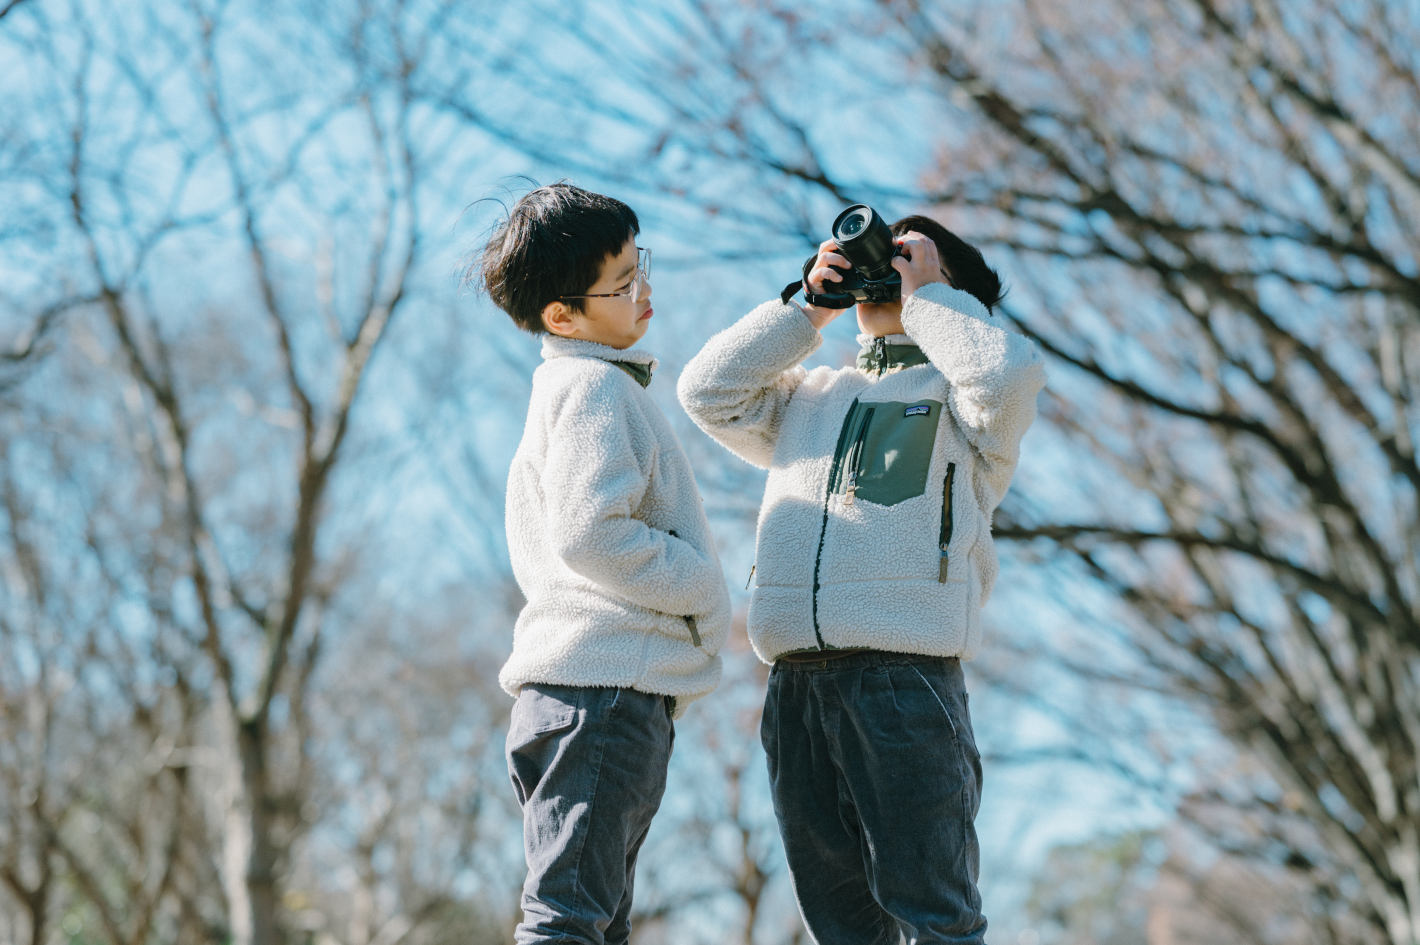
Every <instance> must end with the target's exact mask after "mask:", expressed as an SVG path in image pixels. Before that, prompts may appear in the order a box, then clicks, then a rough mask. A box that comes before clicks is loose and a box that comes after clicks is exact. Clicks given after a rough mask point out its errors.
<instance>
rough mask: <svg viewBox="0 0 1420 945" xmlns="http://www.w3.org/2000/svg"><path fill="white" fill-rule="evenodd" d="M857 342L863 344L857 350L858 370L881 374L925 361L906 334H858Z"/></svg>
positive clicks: (924, 357) (923, 355)
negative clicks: (878, 336)
mask: <svg viewBox="0 0 1420 945" xmlns="http://www.w3.org/2000/svg"><path fill="white" fill-rule="evenodd" d="M858 343H859V344H860V345H862V346H863V347H862V348H860V349H859V350H858V370H860V371H866V372H868V373H871V374H879V375H881V374H886V373H887V372H888V371H893V370H901V369H902V368H909V367H916V366H917V365H919V364H926V363H927V356H926V355H925V354H923V353H922V349H921V348H919V347H917V343H916V342H915V341H913V340H912V339H911V338H909V337H907V336H906V335H888V336H887V337H885V338H874V337H873V336H872V335H859V336H858Z"/></svg>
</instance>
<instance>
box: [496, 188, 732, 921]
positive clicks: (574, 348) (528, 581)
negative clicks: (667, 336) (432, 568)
mask: <svg viewBox="0 0 1420 945" xmlns="http://www.w3.org/2000/svg"><path fill="white" fill-rule="evenodd" d="M638 232H639V224H638V222H637V219H636V214H635V213H634V212H633V211H632V210H631V208H630V207H628V206H626V204H624V203H622V202H621V201H619V200H614V199H612V198H610V197H605V196H602V195H600V194H594V193H590V192H588V191H585V190H582V189H581V188H578V187H574V186H572V185H571V184H566V183H560V184H553V185H551V186H548V187H540V188H537V189H536V190H533V191H532V192H530V193H528V194H527V195H526V196H524V197H523V198H522V199H521V200H519V201H518V203H517V204H516V205H515V206H514V207H513V209H512V210H511V211H510V212H509V214H508V219H507V220H506V221H505V222H504V223H503V224H502V225H501V226H500V227H499V228H498V229H497V230H496V231H495V232H494V234H493V236H492V238H491V239H490V240H489V241H488V243H487V245H486V246H485V247H484V248H483V250H482V254H481V256H480V258H479V259H478V260H477V262H476V263H475V264H474V265H473V266H471V267H470V275H471V276H473V277H475V278H477V279H478V281H479V282H480V283H481V285H482V287H483V288H484V290H485V291H486V292H487V293H488V295H489V297H490V298H492V300H493V301H494V302H495V303H496V304H497V305H498V306H499V307H500V308H502V309H503V310H504V311H506V312H507V313H508V314H509V315H510V316H512V319H513V321H514V322H515V323H516V324H517V325H518V326H519V327H521V328H523V329H525V330H527V331H530V332H532V333H534V334H538V335H542V336H543V345H542V357H543V363H542V364H541V365H540V366H539V367H538V368H537V370H536V371H535V372H534V373H533V380H532V397H531V401H530V403H529V405H528V415H527V422H526V425H525V427H524V430H523V437H522V441H521V442H520V443H519V445H518V449H517V453H516V454H515V456H514V457H513V463H512V466H511V468H510V469H509V471H508V493H507V538H508V551H509V556H510V557H511V559H512V564H513V572H514V575H515V576H516V577H517V580H518V585H519V586H520V587H521V588H522V591H523V594H524V596H525V597H526V598H527V604H526V606H524V607H523V610H522V612H521V613H520V614H519V616H518V620H517V625H516V626H515V627H514V630H513V652H512V655H511V657H510V658H509V659H508V661H507V663H506V664H505V665H504V666H503V668H502V671H501V672H500V673H499V682H500V683H501V685H502V686H503V688H504V689H506V690H507V691H508V692H509V693H510V694H511V695H513V696H515V697H516V700H517V701H516V702H515V703H514V706H513V712H512V719H511V721H510V724H509V731H508V741H507V758H508V771H509V774H510V776H511V777H512V780H513V785H514V788H515V790H516V792H517V795H518V802H519V804H520V805H521V806H522V809H523V843H524V850H525V854H526V857H527V865H528V875H527V879H526V881H525V882H524V885H523V896H522V907H523V920H522V922H521V923H520V924H519V925H518V927H517V930H516V936H515V937H516V940H517V942H518V943H519V945H531V943H534V942H558V943H571V942H581V943H587V945H602V943H624V942H626V941H627V939H628V938H629V936H630V931H631V925H630V918H629V917H630V912H631V895H632V885H633V878H634V874H635V868H636V855H637V851H638V850H639V849H640V847H641V843H642V841H643V840H644V839H645V837H646V832H647V830H648V829H649V827H650V824H651V819H652V817H653V816H654V815H655V813H656V810H657V808H658V807H659V805H660V802H661V796H662V794H663V792H664V790H665V784H666V766H667V764H668V762H669V759H670V753H671V745H672V743H673V741H674V738H675V731H674V725H673V719H675V718H678V717H679V716H680V715H681V714H682V713H683V712H684V711H685V707H686V706H687V705H688V704H689V703H690V702H691V701H692V700H694V699H697V698H699V697H700V696H703V695H705V694H706V693H708V692H709V691H710V690H711V689H713V688H714V687H715V684H716V682H717V681H718V680H719V675H720V658H719V656H718V652H719V649H720V645H721V644H722V643H723V642H724V639H725V637H726V635H727V632H728V629H729V620H730V612H729V596H728V594H727V593H726V589H725V582H724V577H723V575H722V573H721V570H720V562H719V559H718V558H717V556H716V553H715V549H714V546H713V544H712V541H711V537H710V529H709V526H708V524H707V522H706V519H705V513H704V511H703V509H702V506H701V500H700V495H699V492H698V490H697V488H696V484H695V478H694V476H693V475H692V473H691V469H690V463H689V461H688V460H687V459H686V456H685V454H684V452H683V451H682V449H681V446H680V443H679V441H678V440H677V439H676V436H675V434H674V432H673V431H672V429H671V426H670V424H669V423H668V422H667V420H666V418H665V416H664V415H662V413H661V412H660V410H659V409H658V408H657V407H656V405H655V403H654V402H653V401H652V400H651V398H650V397H649V396H648V394H647V393H646V390H645V388H646V386H647V385H648V384H650V382H651V373H652V371H653V370H654V368H655V366H656V360H655V358H653V357H652V356H651V355H650V354H648V353H646V352H644V351H639V350H635V349H634V348H633V346H634V345H635V344H636V343H637V342H638V341H640V340H641V338H642V336H643V335H644V334H645V333H646V329H647V326H648V325H649V324H650V320H651V317H652V314H653V312H652V308H651V287H650V282H649V278H648V277H649V269H650V253H649V252H648V251H646V250H644V249H640V248H638V247H637V246H636V241H635V237H636V235H637V233H638Z"/></svg>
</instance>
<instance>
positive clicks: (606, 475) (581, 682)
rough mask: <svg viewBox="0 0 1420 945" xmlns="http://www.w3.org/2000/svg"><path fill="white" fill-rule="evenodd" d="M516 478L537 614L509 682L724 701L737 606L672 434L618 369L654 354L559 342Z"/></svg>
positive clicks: (512, 537)
mask: <svg viewBox="0 0 1420 945" xmlns="http://www.w3.org/2000/svg"><path fill="white" fill-rule="evenodd" d="M542 356H543V359H544V360H543V363H542V364H541V365H540V366H539V367H538V369H537V370H536V371H535V372H533V381H532V396H531V400H530V402H529V405H528V416H527V422H526V425H525V426H524V428H523V438H522V441H521V442H520V443H519V444H518V449H517V452H516V454H515V455H514V457H513V462H512V466H511V468H510V469H509V471H508V495H507V535H508V551H509V555H510V557H511V558H512V563H513V573H514V575H515V576H516V577H517V580H518V585H519V587H521V588H522V591H523V594H524V596H525V597H526V598H527V604H526V606H524V607H523V610H522V612H521V613H520V614H519V616H518V620H517V624H516V626H515V628H514V630H513V652H512V656H511V657H510V658H509V659H508V661H507V663H506V664H504V666H503V669H502V671H501V672H500V673H499V676H498V679H499V683H500V684H501V685H502V686H503V688H504V689H505V690H507V691H508V692H509V693H511V694H513V695H516V694H517V692H518V689H519V687H520V686H522V685H523V684H524V683H529V682H541V683H553V684H560V685H570V686H623V687H629V688H633V689H637V690H640V691H642V692H648V693H655V694H664V695H669V696H674V697H675V715H676V716H679V715H680V714H681V713H683V712H684V710H685V707H686V706H687V705H688V704H689V703H690V702H691V701H693V700H694V699H697V698H699V697H700V696H703V695H705V694H706V693H708V692H709V691H710V690H712V689H713V688H715V684H716V683H717V682H718V681H719V677H720V657H719V655H718V654H719V650H720V646H721V644H723V643H724V641H725V637H726V636H727V634H728V632H729V624H730V602H729V595H728V593H727V592H726V589H725V579H724V575H723V573H722V572H721V569H720V561H719V558H718V557H717V556H716V553H715V548H714V544H713V542H712V539H711V536H710V528H709V525H708V523H707V522H706V519H705V511H704V508H703V506H702V504H701V499H700V493H699V490H698V489H697V488H696V484H695V477H694V475H693V474H692V472H691V469H690V463H689V461H688V460H687V459H686V456H685V453H684V451H683V450H682V449H681V446H680V442H679V440H677V438H676V436H675V433H674V431H673V430H672V429H671V426H670V423H669V422H668V421H667V420H666V418H665V416H664V414H662V413H661V411H660V409H659V408H658V407H657V406H656V405H655V403H654V402H653V401H652V400H651V398H650V397H649V396H648V395H647V393H646V391H645V390H644V389H643V388H642V387H641V385H640V384H638V383H637V381H636V380H634V379H633V378H632V377H631V376H629V375H628V374H627V373H626V371H624V370H622V369H621V368H618V367H617V366H616V365H615V364H613V363H612V362H614V361H626V362H630V363H632V364H639V365H647V366H649V367H654V366H655V359H654V358H653V357H652V356H651V355H650V354H647V353H646V352H643V351H635V350H626V351H619V350H617V349H615V348H610V347H606V346H603V345H598V344H593V343H591V342H586V341H578V340H575V339H567V338H560V337H556V336H548V337H547V338H546V339H545V340H544V342H543V349H542Z"/></svg>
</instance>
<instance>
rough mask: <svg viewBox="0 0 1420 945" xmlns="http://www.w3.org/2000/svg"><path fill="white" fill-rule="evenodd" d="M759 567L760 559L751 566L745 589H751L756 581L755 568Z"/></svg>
mask: <svg viewBox="0 0 1420 945" xmlns="http://www.w3.org/2000/svg"><path fill="white" fill-rule="evenodd" d="M757 567H759V562H758V561H756V562H755V563H754V564H752V565H750V566H749V577H747V578H745V590H749V586H750V584H751V583H752V582H753V581H754V569H755V568H757Z"/></svg>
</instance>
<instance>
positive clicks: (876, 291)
mask: <svg viewBox="0 0 1420 945" xmlns="http://www.w3.org/2000/svg"><path fill="white" fill-rule="evenodd" d="M833 241H834V242H835V243H837V244H838V254H839V255H840V256H842V257H843V258H844V259H847V260H848V261H849V262H850V263H852V264H853V268H852V269H848V270H843V269H839V268H838V267H837V266H833V267H831V268H832V269H833V271H834V272H837V273H839V274H841V275H842V276H843V281H842V282H825V283H824V285H823V287H824V289H825V290H826V291H824V292H822V293H817V292H812V291H810V289H809V286H808V277H809V272H810V270H812V269H813V266H814V260H816V259H818V254H817V253H815V254H814V255H812V256H810V257H809V258H808V260H807V261H805V263H804V274H803V278H802V279H801V280H800V281H799V282H795V283H793V284H791V285H789V286H785V288H784V293H783V294H782V295H781V298H782V299H783V300H784V301H785V302H787V301H789V297H790V296H792V295H793V294H794V293H795V292H797V291H798V290H799V288H800V287H801V286H802V288H803V290H804V300H805V301H806V302H808V303H809V304H810V305H819V306H822V307H824V308H848V307H849V306H852V305H857V304H858V303H859V302H896V301H897V300H898V299H900V298H902V274H901V273H899V272H898V271H897V270H896V269H894V268H892V258H893V257H894V256H901V255H902V251H901V250H900V249H899V248H898V245H897V243H896V242H895V241H894V240H893V235H892V230H890V229H888V225H887V224H886V223H884V222H883V218H882V217H880V216H878V213H877V211H876V210H874V209H873V208H872V207H870V206H868V205H867V204H865V203H855V204H854V205H853V206H851V207H849V208H848V209H847V210H844V211H843V212H842V213H840V214H839V215H838V218H837V219H836V220H834V221H833Z"/></svg>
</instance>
